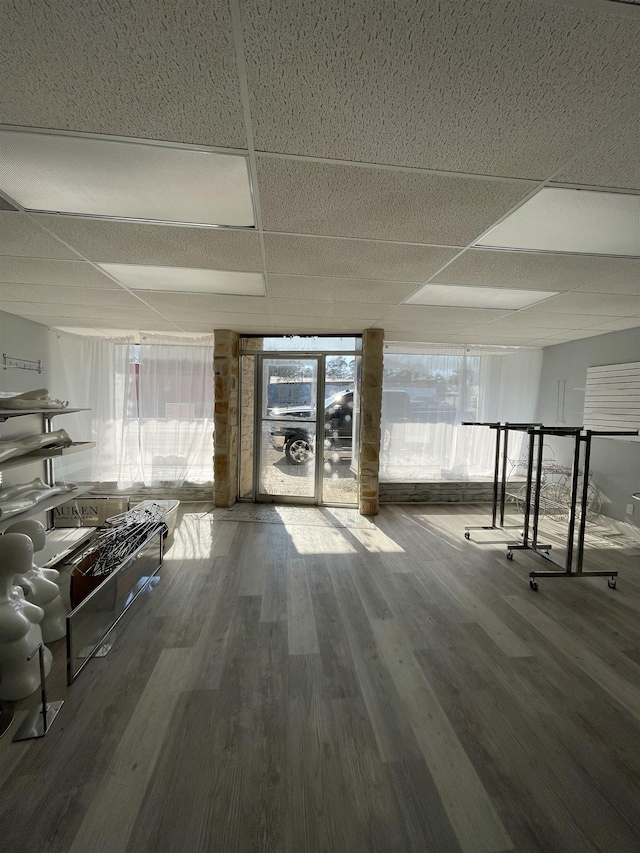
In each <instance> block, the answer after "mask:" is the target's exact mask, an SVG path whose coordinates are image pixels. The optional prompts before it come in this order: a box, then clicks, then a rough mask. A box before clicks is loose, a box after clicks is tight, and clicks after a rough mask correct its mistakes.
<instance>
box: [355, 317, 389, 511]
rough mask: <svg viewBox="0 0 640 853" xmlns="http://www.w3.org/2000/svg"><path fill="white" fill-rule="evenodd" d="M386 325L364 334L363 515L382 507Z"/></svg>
mask: <svg viewBox="0 0 640 853" xmlns="http://www.w3.org/2000/svg"><path fill="white" fill-rule="evenodd" d="M383 342H384V331H383V330H382V329H365V330H364V332H363V335H362V386H361V389H360V500H359V505H360V506H359V508H360V514H361V515H377V514H378V512H379V510H380V500H379V480H378V471H379V467H380V416H381V411H382V345H383Z"/></svg>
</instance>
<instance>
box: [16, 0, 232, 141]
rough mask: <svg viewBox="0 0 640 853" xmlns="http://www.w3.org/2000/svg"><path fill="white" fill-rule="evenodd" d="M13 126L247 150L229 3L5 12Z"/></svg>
mask: <svg viewBox="0 0 640 853" xmlns="http://www.w3.org/2000/svg"><path fill="white" fill-rule="evenodd" d="M2 23H3V28H4V31H5V34H6V36H7V38H5V40H4V48H3V50H4V55H3V59H4V69H5V70H4V74H3V86H2V91H1V93H0V113H1V114H2V116H3V121H4V122H6V123H7V124H13V125H22V126H29V127H45V128H56V129H58V130H76V131H88V132H90V133H103V134H110V135H114V136H130V137H140V138H146V139H164V140H171V141H174V142H192V143H199V144H204V145H220V146H229V147H232V148H243V147H244V146H245V134H244V128H243V118H242V104H241V101H240V93H239V87H238V79H237V74H236V66H235V52H234V47H233V38H232V34H231V21H230V13H229V4H228V2H227V0H210V2H206V3H193V2H190V0H155V2H153V3H147V2H146V1H145V0H108V2H100V3H99V4H98V5H97V6H92V7H91V8H89V7H87V8H86V9H84V10H82V9H80V10H79V9H78V7H77V6H76V5H75V4H73V3H49V4H46V3H41V2H40V0H21V2H20V3H15V4H13V3H11V4H8V5H5V6H4V7H3V21H2Z"/></svg>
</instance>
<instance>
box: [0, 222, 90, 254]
mask: <svg viewBox="0 0 640 853" xmlns="http://www.w3.org/2000/svg"><path fill="white" fill-rule="evenodd" d="M0 255H18V256H20V257H26V258H60V259H62V258H69V259H71V260H73V259H77V255H76V254H75V253H74V252H72V251H71V249H67V247H66V246H63V245H62V244H61V243H59V242H58V241H57V240H56V239H55V237H52V236H51V235H50V234H47V232H46V231H44V230H43V229H42V228H40V226H39V225H38V224H37V223H36V222H34V221H33V219H32V218H31V217H30V216H28V215H27V214H26V213H10V212H9V211H6V210H0ZM0 263H2V262H1V261H0Z"/></svg>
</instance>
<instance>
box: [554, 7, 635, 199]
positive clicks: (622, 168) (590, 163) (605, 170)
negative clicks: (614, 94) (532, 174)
mask: <svg viewBox="0 0 640 853" xmlns="http://www.w3.org/2000/svg"><path fill="white" fill-rule="evenodd" d="M639 17H640V15H639ZM639 151H640V114H639V113H635V114H634V115H633V116H632V117H631V119H629V121H627V122H626V123H625V124H622V125H619V126H616V127H614V128H613V129H612V130H610V131H609V132H608V133H606V134H605V135H604V136H602V137H601V138H600V139H599V140H598V141H597V142H596V143H594V144H593V145H590V146H589V148H588V149H587V151H586V152H585V153H584V154H583V155H581V156H580V157H578V158H577V159H576V160H575V161H574V162H573V163H571V164H570V165H569V166H568V167H567V168H566V169H563V170H562V171H561V172H560V174H559V175H556V176H555V178H554V180H555V181H558V182H564V183H567V184H588V185H590V186H594V187H620V188H626V189H636V190H640V156H638V152H639Z"/></svg>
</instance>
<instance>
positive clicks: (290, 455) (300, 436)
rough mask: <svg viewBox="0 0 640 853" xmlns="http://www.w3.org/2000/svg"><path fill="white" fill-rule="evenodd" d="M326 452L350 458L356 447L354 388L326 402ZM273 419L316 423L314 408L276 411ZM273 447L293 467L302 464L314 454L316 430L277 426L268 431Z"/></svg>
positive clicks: (297, 407) (282, 424)
mask: <svg viewBox="0 0 640 853" xmlns="http://www.w3.org/2000/svg"><path fill="white" fill-rule="evenodd" d="M324 404H325V405H324V451H325V453H326V452H332V451H333V452H340V453H344V454H345V455H349V456H350V455H351V452H352V447H353V389H352V388H350V389H348V390H347V391H339V392H338V393H337V394H332V395H331V396H330V397H328V398H327V399H326V400H325V401H324ZM270 417H272V418H278V419H279V420H283V421H285V420H286V421H295V420H296V419H300V420H301V421H307V422H308V421H313V420H314V418H315V409H314V407H312V406H289V407H282V408H274V409H272V410H271V412H270ZM269 432H270V434H271V444H272V446H273V447H274V448H275V449H276V450H279V451H281V452H284V454H285V456H286V458H287V460H288V461H289V462H290V463H291V464H292V465H303V464H305V463H306V462H308V461H309V460H310V459H311V458H312V456H313V455H314V454H315V447H314V439H313V435H312V432H313V428H312V427H311V425H310V426H305V425H304V424H303V423H301V424H300V426H298V425H297V424H296V425H293V424H291V423H280V424H274V425H273V426H272V427H270V428H269Z"/></svg>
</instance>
